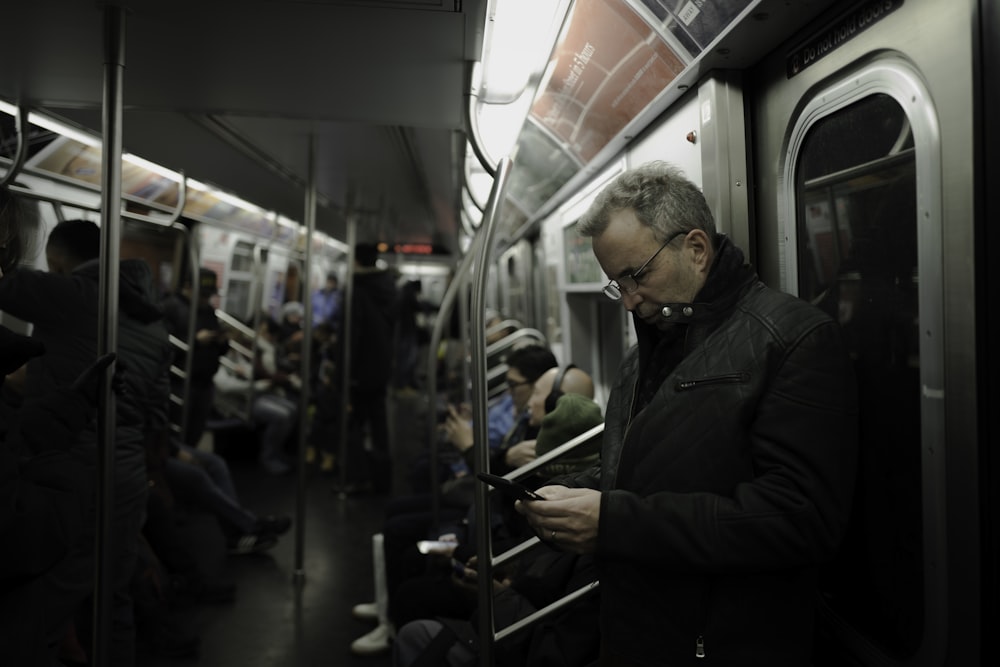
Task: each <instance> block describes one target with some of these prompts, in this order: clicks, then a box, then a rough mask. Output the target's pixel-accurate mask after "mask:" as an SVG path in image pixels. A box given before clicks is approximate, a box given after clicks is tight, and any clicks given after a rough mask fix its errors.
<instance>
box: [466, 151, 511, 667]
mask: <svg viewBox="0 0 1000 667" xmlns="http://www.w3.org/2000/svg"><path fill="white" fill-rule="evenodd" d="M511 166H512V162H511V159H510V158H509V157H506V158H504V159H503V160H501V161H500V164H499V165H498V167H497V172H496V179H495V180H494V181H493V189H492V191H491V192H490V199H489V202H488V204H487V207H486V215H485V216H484V217H483V224H482V226H481V227H480V236H482V237H483V239H482V243H481V245H480V246H479V248H478V252H477V253H476V265H475V269H476V273H475V276H474V278H473V282H472V285H473V289H472V312H471V313H470V317H469V322H470V325H471V329H472V331H485V329H486V324H485V322H484V319H485V300H486V277H487V266H488V263H487V260H488V258H489V256H490V252H491V250H492V249H493V236H494V234H495V233H496V228H497V221H498V219H499V217H500V216H499V215H498V212H499V211H500V207H501V205H502V204H503V200H504V192H505V191H506V189H507V184H508V182H509V181H510V170H511ZM471 338H472V415H473V418H472V434H473V442H474V445H473V452H474V454H475V457H474V458H475V470H476V471H477V472H479V471H487V472H488V471H489V434H488V430H487V416H486V408H487V396H486V377H485V376H486V337H485V336H472V337H471ZM475 498H476V502H475V516H476V521H477V535H476V553H477V554H478V557H479V564H480V565H479V567H480V568H481V569H482V570H483V571H482V572H481V575H482V576H479V577H477V579H478V583H479V644H480V647H481V653H480V660H481V662H482V664H483V665H487V666H489V665H492V664H493V644H492V640H493V632H494V630H493V563H492V562H491V558H490V554H492V553H493V546H492V535H491V534H490V525H491V522H490V506H489V497H488V495H487V490H486V488H485V485H484V484H478V485H477V486H476V495H475Z"/></svg>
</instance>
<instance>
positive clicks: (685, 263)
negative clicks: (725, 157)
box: [518, 163, 857, 667]
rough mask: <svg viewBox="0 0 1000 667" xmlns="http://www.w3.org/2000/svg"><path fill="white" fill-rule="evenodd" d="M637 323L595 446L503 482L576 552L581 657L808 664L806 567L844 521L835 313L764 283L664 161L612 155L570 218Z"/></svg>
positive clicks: (842, 401)
mask: <svg viewBox="0 0 1000 667" xmlns="http://www.w3.org/2000/svg"><path fill="white" fill-rule="evenodd" d="M578 230H579V233H580V234H581V235H584V236H589V237H592V238H593V250H594V255H595V256H596V258H597V260H598V262H599V263H600V264H601V267H602V268H603V269H604V272H605V273H606V274H607V275H609V276H614V279H613V280H611V281H610V282H609V283H608V285H607V287H606V288H605V290H604V292H605V294H606V295H607V296H608V297H610V298H612V299H615V300H620V301H622V303H623V305H624V306H625V308H626V309H627V310H629V311H630V312H631V313H632V317H633V321H634V323H635V329H636V336H637V340H638V343H637V345H636V346H635V347H634V348H633V349H632V350H631V351H630V352H629V354H628V355H627V356H626V358H625V360H624V361H623V363H622V366H621V369H620V372H619V376H618V378H617V380H616V381H615V383H614V385H613V387H612V391H611V395H610V398H609V401H608V406H607V411H606V416H605V424H606V427H605V432H604V439H603V443H602V449H601V460H600V463H599V464H597V465H595V466H594V467H593V468H591V469H590V470H588V471H586V472H584V473H579V474H576V475H567V476H564V477H560V478H557V479H555V480H552V481H551V482H550V483H549V484H548V485H546V486H543V487H542V488H540V489H538V492H539V493H540V494H541V495H543V496H544V497H545V498H546V500H545V501H534V502H527V503H526V502H522V501H519V502H518V509H519V511H521V512H523V513H524V514H525V515H526V516H527V518H528V520H529V522H530V523H531V524H532V526H533V527H534V529H535V531H536V532H537V534H538V535H539V536H540V537H541V538H542V539H544V540H546V541H547V542H549V543H550V544H552V545H555V546H557V547H559V548H563V549H566V550H568V551H571V552H575V553H593V554H594V555H595V557H596V559H597V566H598V570H599V573H600V581H601V642H602V658H601V664H605V665H643V666H645V665H650V666H652V665H665V664H668V665H671V666H674V665H694V664H699V663H702V662H704V660H702V658H704V659H706V660H708V661H709V662H711V664H713V665H768V666H769V667H775V666H779V665H789V666H791V665H795V666H805V665H808V664H809V660H810V651H811V648H812V633H813V618H814V604H815V597H816V591H815V573H816V569H817V567H818V566H819V565H820V564H822V563H824V562H825V561H828V560H830V559H832V558H833V556H834V555H835V553H836V551H837V548H838V545H839V543H840V541H841V539H842V538H843V536H844V533H845V530H846V525H847V520H848V516H849V511H850V501H851V497H852V491H853V485H854V476H855V466H856V459H857V396H856V391H857V387H856V384H855V379H854V375H853V371H852V366H851V363H850V360H849V358H848V355H847V353H846V350H845V347H844V345H843V342H842V341H841V333H840V329H839V327H838V326H837V325H836V323H835V322H833V321H832V320H831V319H830V318H829V317H827V316H826V315H825V314H824V313H823V312H821V311H820V310H818V309H817V308H815V307H813V306H811V305H809V304H807V303H806V302H804V301H802V300H800V299H798V298H796V297H794V296H791V295H788V294H784V293H781V292H778V291H775V290H772V289H769V288H768V287H766V286H764V284H763V283H761V281H760V280H759V279H758V278H757V276H756V275H755V273H754V272H753V270H752V269H751V268H750V267H749V266H747V265H746V264H745V263H744V259H743V253H742V252H741V251H740V250H739V249H738V248H737V247H735V246H734V245H733V244H732V242H731V241H730V240H729V239H728V238H727V237H725V236H723V235H720V234H717V233H716V231H715V223H714V221H713V219H712V215H711V212H710V211H709V209H708V205H707V203H706V202H705V199H704V197H703V195H702V194H701V192H700V191H699V190H698V188H697V187H696V186H695V185H694V184H692V183H691V182H690V181H688V180H686V179H685V178H684V177H683V176H682V175H681V173H680V172H679V171H678V170H676V169H675V168H674V167H672V166H670V165H667V164H665V163H651V164H649V165H645V166H642V167H639V168H638V169H635V170H632V171H628V172H625V173H624V174H622V175H621V176H619V177H618V178H617V179H616V180H615V181H614V182H613V183H612V184H611V185H610V186H608V187H607V188H606V189H605V190H604V191H603V192H602V193H601V194H600V195H598V197H597V198H596V200H595V201H594V203H593V204H592V205H591V207H590V209H589V210H588V212H587V213H586V214H585V215H584V216H583V218H582V219H581V221H580V222H579V224H578Z"/></svg>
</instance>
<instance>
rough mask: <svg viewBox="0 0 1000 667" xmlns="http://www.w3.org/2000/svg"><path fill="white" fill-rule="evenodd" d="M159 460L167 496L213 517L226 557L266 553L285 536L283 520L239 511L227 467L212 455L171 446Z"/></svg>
mask: <svg viewBox="0 0 1000 667" xmlns="http://www.w3.org/2000/svg"><path fill="white" fill-rule="evenodd" d="M171 445H172V448H171V449H172V451H171V453H170V455H169V456H166V457H164V459H163V460H162V472H163V477H164V479H165V480H166V483H167V486H168V487H169V492H170V493H171V494H172V495H173V497H174V498H175V499H176V500H177V501H178V502H180V503H181V504H186V505H188V506H191V507H194V508H197V509H200V510H203V511H206V512H209V513H210V514H212V515H214V516H215V517H216V518H217V519H218V520H219V523H220V525H221V526H222V530H223V532H224V533H225V535H226V539H227V545H228V548H229V553H231V554H234V555H242V554H249V553H257V552H259V551H264V550H266V549H270V548H271V547H273V546H274V545H275V544H277V542H278V537H279V536H281V535H283V534H284V533H286V532H288V529H289V528H290V527H291V525H292V520H291V519H290V518H289V517H287V516H270V515H268V516H261V517H259V516H257V515H256V514H254V513H253V512H251V511H250V510H248V509H247V508H245V507H243V506H242V505H241V504H240V502H239V498H238V496H237V494H236V487H235V485H234V484H233V479H232V475H231V474H230V472H229V465H228V464H227V463H226V461H225V459H223V458H222V457H221V456H218V455H217V454H214V453H212V452H206V451H203V450H200V449H194V448H193V447H189V446H187V445H185V444H183V443H179V442H172V443H171Z"/></svg>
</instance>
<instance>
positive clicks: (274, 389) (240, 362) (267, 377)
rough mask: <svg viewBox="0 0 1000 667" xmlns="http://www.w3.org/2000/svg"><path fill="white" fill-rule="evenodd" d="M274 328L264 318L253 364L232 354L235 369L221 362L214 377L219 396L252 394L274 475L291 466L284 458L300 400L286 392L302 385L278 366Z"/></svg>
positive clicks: (265, 462)
mask: <svg viewBox="0 0 1000 667" xmlns="http://www.w3.org/2000/svg"><path fill="white" fill-rule="evenodd" d="M286 305H287V304H286ZM274 332H275V325H274V323H273V322H271V321H270V320H268V321H265V322H264V324H262V325H261V330H260V332H259V335H258V337H257V353H258V354H257V360H256V363H255V364H254V365H253V366H251V364H250V363H249V362H248V361H247V360H246V359H244V358H242V357H240V356H236V355H235V354H231V355H230V357H229V358H230V359H231V360H232V362H233V365H234V366H235V367H236V368H235V370H234V369H233V368H230V366H229V365H227V364H220V365H219V368H218V370H217V371H216V373H215V377H214V378H213V381H214V383H215V387H216V390H217V391H218V392H219V394H220V396H219V398H220V400H223V401H224V400H225V399H226V397H227V395H228V396H232V397H238V398H239V399H241V400H246V399H248V398H249V397H251V396H252V397H253V404H252V405H251V407H250V414H251V417H252V418H253V420H254V422H255V423H257V424H261V425H263V427H264V433H263V434H262V436H261V442H260V456H259V460H260V465H261V467H262V468H263V469H264V470H265V471H266V472H268V473H270V474H272V475H284V474H286V473H288V472H289V471H291V469H292V468H291V465H289V463H288V461H286V460H285V447H286V444H287V443H288V440H289V438H290V437H291V435H292V433H293V432H294V431H295V428H296V426H298V422H299V404H298V403H297V402H296V401H294V400H292V399H290V398H288V397H287V396H286V395H285V393H286V391H287V390H288V389H289V388H293V390H294V389H295V388H298V387H301V380H300V379H299V377H298V376H297V375H294V374H289V373H287V372H285V371H283V370H282V369H281V368H280V367H279V363H278V358H277V356H276V355H277V350H276V348H275V345H274Z"/></svg>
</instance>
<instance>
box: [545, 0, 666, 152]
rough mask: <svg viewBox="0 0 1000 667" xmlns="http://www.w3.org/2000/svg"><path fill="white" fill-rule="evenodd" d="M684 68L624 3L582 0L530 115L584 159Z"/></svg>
mask: <svg viewBox="0 0 1000 667" xmlns="http://www.w3.org/2000/svg"><path fill="white" fill-rule="evenodd" d="M683 69H684V62H683V60H682V59H681V58H680V57H679V56H678V55H677V54H675V53H674V52H673V51H672V50H671V49H670V47H669V46H667V44H666V43H665V42H664V41H663V39H662V38H661V37H660V35H659V34H658V33H657V31H656V30H655V29H653V28H652V27H651V26H650V25H649V24H647V23H646V21H645V20H644V19H643V18H642V17H640V16H639V15H638V14H637V13H636V12H635V10H633V9H632V8H631V7H629V6H628V5H627V4H626V3H625V1H624V0H579V1H578V2H577V3H576V6H575V8H574V9H573V14H572V17H571V19H570V21H569V24H568V27H567V29H566V30H565V31H564V33H563V34H562V35H561V37H560V40H559V42H558V44H557V45H556V48H555V51H554V53H553V59H552V61H551V62H550V67H549V71H550V72H551V75H550V76H549V78H548V80H547V81H546V82H544V83H543V87H542V88H541V90H540V93H539V95H538V97H536V99H535V101H534V103H533V105H532V107H531V112H530V116H531V118H532V119H534V120H535V121H536V122H538V123H539V124H540V125H542V126H543V127H544V128H545V129H546V130H547V131H549V132H551V133H552V134H553V135H554V136H555V137H556V138H557V139H558V140H559V141H561V142H563V143H564V144H565V146H566V148H567V149H568V150H569V152H570V153H572V154H573V155H575V156H576V157H577V158H578V159H579V160H580V161H581V162H583V163H586V162H589V161H590V160H591V159H593V157H594V156H595V155H596V154H597V153H598V152H599V151H600V150H601V149H602V148H604V147H605V146H606V145H607V144H608V143H609V142H610V141H611V140H612V139H613V138H614V137H615V136H616V135H617V134H618V133H619V132H621V131H622V130H623V129H624V128H625V126H626V125H628V123H629V122H630V121H631V120H632V119H633V118H635V117H636V116H637V115H638V114H639V113H640V112H641V111H642V110H643V109H645V108H646V107H647V106H648V105H649V104H650V103H651V102H652V101H653V99H654V98H655V97H656V96H657V95H658V94H659V93H660V92H661V91H662V90H663V89H664V88H665V87H666V86H667V85H668V84H669V83H670V82H671V81H673V80H674V79H675V78H676V77H677V75H678V74H680V73H681V71H682V70H683Z"/></svg>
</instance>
